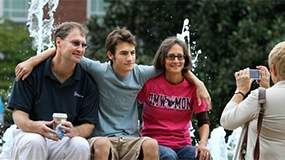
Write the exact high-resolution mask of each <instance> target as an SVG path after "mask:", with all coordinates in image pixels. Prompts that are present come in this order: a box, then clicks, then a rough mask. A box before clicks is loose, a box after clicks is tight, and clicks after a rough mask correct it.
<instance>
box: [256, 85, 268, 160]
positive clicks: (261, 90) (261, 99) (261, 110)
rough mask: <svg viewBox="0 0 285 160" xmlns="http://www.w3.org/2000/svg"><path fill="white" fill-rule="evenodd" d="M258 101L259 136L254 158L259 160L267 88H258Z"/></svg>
mask: <svg viewBox="0 0 285 160" xmlns="http://www.w3.org/2000/svg"><path fill="white" fill-rule="evenodd" d="M258 91H259V93H258V103H259V105H260V107H259V115H258V121H257V138H256V143H255V148H254V159H255V160H257V159H259V149H260V147H259V135H260V131H261V126H262V119H263V116H264V108H263V104H264V103H265V102H266V98H265V97H266V89H265V88H263V87H259V88H258Z"/></svg>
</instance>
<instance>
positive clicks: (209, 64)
mask: <svg viewBox="0 0 285 160" xmlns="http://www.w3.org/2000/svg"><path fill="white" fill-rule="evenodd" d="M108 2H110V5H109V7H108V8H106V16H105V17H104V19H103V21H102V20H100V19H99V18H98V17H95V16H94V17H91V18H90V19H89V20H88V21H87V22H86V25H87V26H88V28H89V30H90V32H89V37H88V42H89V44H90V45H89V48H88V50H87V52H86V56H87V57H89V58H92V59H97V60H100V61H102V62H104V61H108V58H107V55H106V50H105V48H104V43H105V39H106V37H107V35H108V33H110V32H111V31H112V30H113V29H114V28H115V27H117V26H120V27H127V28H128V29H129V30H130V31H131V32H132V33H133V34H134V35H135V36H136V38H137V44H138V45H137V48H136V50H137V51H136V53H137V63H138V64H146V65H151V64H152V59H153V57H154V55H155V52H156V50H157V49H158V47H159V45H160V43H161V42H162V41H163V40H164V39H165V38H167V37H169V36H176V34H177V33H181V30H182V26H183V21H184V19H186V18H188V19H189V21H190V32H191V36H190V45H191V53H192V54H193V55H192V56H193V57H195V56H196V55H198V60H197V61H196V62H197V63H196V65H197V66H196V67H195V68H194V69H193V72H194V73H195V74H196V75H197V76H198V78H199V79H201V80H202V81H203V82H204V83H205V85H206V87H207V88H208V91H209V93H210V95H211V98H212V110H211V111H210V113H209V117H210V122H211V130H212V129H213V128H216V127H217V126H219V117H220V115H221V113H222V111H223V108H224V107H225V105H226V103H227V102H228V101H229V100H230V98H231V97H232V95H233V93H234V91H235V89H236V86H235V79H234V73H235V72H236V71H238V70H240V69H244V68H246V67H250V68H255V66H257V65H265V66H267V56H268V53H269V52H270V50H271V49H272V48H273V46H274V45H275V44H277V43H278V42H280V41H283V40H284V39H285V30H284V27H285V10H284V8H285V1H278V0H262V1H261V0H239V1H230V0H223V1H222V0H211V1H210V0H195V1H194V0H193V1H188V0H187V1H186V0H185V1H184V0H166V1H162V0H148V1H145V0H116V1H113V0H108ZM28 35H29V33H28V31H27V29H26V27H25V26H17V25H13V24H12V23H10V22H9V21H6V20H5V23H0V52H2V53H5V57H4V58H3V59H0V88H1V90H0V95H1V96H3V99H4V101H6V102H7V100H8V93H9V92H10V89H11V85H12V83H13V80H14V78H15V76H14V68H15V66H16V64H17V63H19V62H20V61H22V60H25V59H27V58H29V57H30V56H32V55H34V54H35V51H33V49H32V47H31V38H29V36H28ZM200 52H201V53H200ZM198 53H200V54H198ZM257 87H258V85H257V84H256V83H255V84H253V86H252V89H255V88H257ZM194 117H195V116H194ZM193 124H196V120H195V119H193ZM194 127H196V125H194ZM196 131H197V128H196ZM227 133H230V132H229V131H227ZM195 135H197V136H196V137H198V132H195Z"/></svg>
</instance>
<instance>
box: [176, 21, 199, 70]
mask: <svg viewBox="0 0 285 160" xmlns="http://www.w3.org/2000/svg"><path fill="white" fill-rule="evenodd" d="M189 25H190V24H189V19H187V18H186V19H185V20H184V22H183V27H182V32H181V34H180V33H177V34H176V37H177V38H178V39H179V40H181V41H183V42H185V43H187V48H188V52H189V55H190V56H191V57H194V58H193V59H192V65H193V70H194V69H195V68H196V66H197V60H198V55H199V54H201V53H202V52H201V50H199V51H197V52H195V54H194V53H191V47H190V43H191V41H190V31H189ZM193 44H194V45H195V44H196V42H193ZM194 47H195V46H193V48H194Z"/></svg>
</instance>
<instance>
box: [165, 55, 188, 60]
mask: <svg viewBox="0 0 285 160" xmlns="http://www.w3.org/2000/svg"><path fill="white" fill-rule="evenodd" d="M185 56H186V55H185V54H178V55H177V56H175V55H174V54H167V55H165V57H166V59H168V60H174V59H175V57H177V59H178V60H184V59H185Z"/></svg>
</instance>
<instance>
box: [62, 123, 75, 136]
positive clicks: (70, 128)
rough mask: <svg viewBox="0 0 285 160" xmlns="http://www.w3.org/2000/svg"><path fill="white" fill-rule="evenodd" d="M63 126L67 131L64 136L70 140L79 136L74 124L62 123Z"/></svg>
mask: <svg viewBox="0 0 285 160" xmlns="http://www.w3.org/2000/svg"><path fill="white" fill-rule="evenodd" d="M61 125H62V126H64V127H63V129H64V130H65V134H64V136H67V137H69V138H72V137H75V136H79V134H78V133H77V130H76V129H75V128H74V127H73V125H72V123H71V122H69V121H61Z"/></svg>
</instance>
